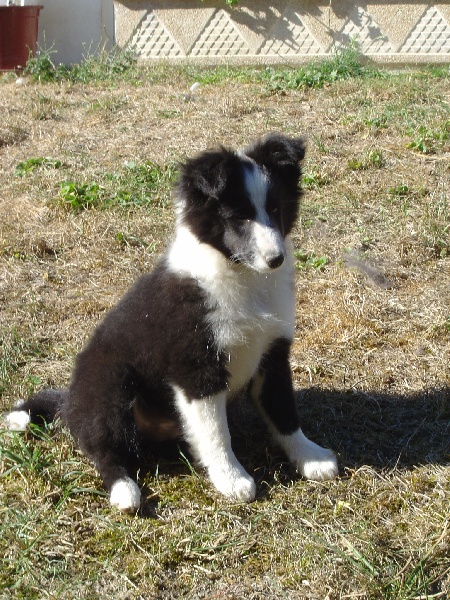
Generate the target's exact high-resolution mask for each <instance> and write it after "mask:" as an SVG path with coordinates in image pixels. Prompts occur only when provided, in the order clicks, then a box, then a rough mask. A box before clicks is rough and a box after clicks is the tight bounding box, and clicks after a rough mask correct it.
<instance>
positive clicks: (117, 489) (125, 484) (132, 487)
mask: <svg viewBox="0 0 450 600" xmlns="http://www.w3.org/2000/svg"><path fill="white" fill-rule="evenodd" d="M109 501H110V503H111V505H112V506H115V507H116V508H118V509H119V510H121V511H122V512H136V511H137V510H138V508H139V506H140V504H141V491H140V489H139V487H138V485H137V483H135V482H134V481H133V480H132V479H131V478H130V477H124V478H123V479H118V480H117V481H115V482H114V483H113V486H112V488H111V494H110V497H109Z"/></svg>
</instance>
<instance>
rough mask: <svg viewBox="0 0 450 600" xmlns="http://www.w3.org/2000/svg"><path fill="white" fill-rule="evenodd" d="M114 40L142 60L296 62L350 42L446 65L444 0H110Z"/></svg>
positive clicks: (447, 6)
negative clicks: (232, 0)
mask: <svg viewBox="0 0 450 600" xmlns="http://www.w3.org/2000/svg"><path fill="white" fill-rule="evenodd" d="M114 4H115V34H116V41H117V43H118V44H119V45H122V46H126V45H131V46H133V47H135V49H136V50H137V52H138V54H139V55H140V56H141V58H142V59H143V60H152V61H158V60H168V61H173V62H177V61H178V62H180V61H185V60H188V61H189V62H201V63H207V64H217V63H224V62H226V63H228V64H245V63H250V64H255V63H260V64H274V63H301V62H306V61H311V60H314V59H315V58H323V57H326V56H327V55H331V54H333V53H334V51H335V49H336V48H337V47H339V46H345V45H347V44H349V43H351V42H352V40H354V41H356V42H357V43H358V45H359V48H360V51H361V53H362V54H363V55H365V56H366V57H367V58H368V59H370V60H372V61H374V62H378V63H385V64H414V63H449V62H450V0H363V1H361V2H356V3H355V2H352V1H351V0H240V2H239V4H238V5H237V6H236V7H234V8H229V7H227V6H226V5H225V1H224V0H204V1H203V2H200V1H199V0H116V1H115V3H114Z"/></svg>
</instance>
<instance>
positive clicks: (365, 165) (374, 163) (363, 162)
mask: <svg viewBox="0 0 450 600" xmlns="http://www.w3.org/2000/svg"><path fill="white" fill-rule="evenodd" d="M383 166H384V158H383V152H382V151H381V150H368V151H367V152H365V154H364V155H363V156H362V157H361V158H351V159H350V160H349V161H348V162H347V168H348V169H350V170H351V171H360V170H366V169H371V168H374V169H381V168H382V167H383Z"/></svg>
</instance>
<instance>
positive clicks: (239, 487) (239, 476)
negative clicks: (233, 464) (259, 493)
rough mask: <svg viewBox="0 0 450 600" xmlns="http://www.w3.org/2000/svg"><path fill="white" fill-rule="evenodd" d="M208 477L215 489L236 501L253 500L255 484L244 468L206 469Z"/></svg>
mask: <svg viewBox="0 0 450 600" xmlns="http://www.w3.org/2000/svg"><path fill="white" fill-rule="evenodd" d="M208 474H209V478H210V479H211V481H212V483H213V484H214V487H215V488H216V490H218V491H219V492H220V493H221V494H223V495H224V496H226V497H227V498H229V499H230V500H235V501H237V502H253V500H254V499H255V497H256V484H255V482H254V480H253V477H250V475H248V474H247V473H246V472H245V471H244V469H242V470H237V469H232V470H226V471H224V470H213V469H209V470H208Z"/></svg>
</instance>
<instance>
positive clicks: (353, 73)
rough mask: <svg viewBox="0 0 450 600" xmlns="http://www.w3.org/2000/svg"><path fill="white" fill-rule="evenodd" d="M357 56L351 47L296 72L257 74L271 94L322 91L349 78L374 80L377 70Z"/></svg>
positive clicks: (292, 70)
mask: <svg viewBox="0 0 450 600" xmlns="http://www.w3.org/2000/svg"><path fill="white" fill-rule="evenodd" d="M360 58H361V56H360V53H359V50H358V49H357V47H356V46H355V45H351V46H348V47H346V48H341V49H338V50H337V51H336V53H335V55H334V56H333V57H332V58H329V59H326V60H324V61H322V62H321V63H312V64H310V65H306V66H304V67H301V68H299V69H283V70H279V69H275V68H273V67H268V68H267V69H265V70H264V71H263V73H262V75H261V78H262V80H263V81H264V82H265V83H266V84H267V86H268V88H269V90H270V91H272V92H280V91H283V90H284V91H286V90H292V89H300V88H315V89H318V88H322V87H324V86H325V85H330V84H332V83H335V82H337V81H342V80H345V79H351V78H361V77H374V76H377V75H378V74H379V71H377V70H375V69H373V68H369V67H365V66H363V65H362V64H361V60H360Z"/></svg>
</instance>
